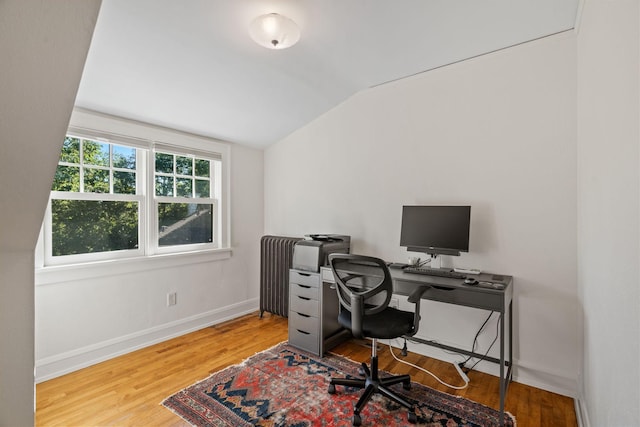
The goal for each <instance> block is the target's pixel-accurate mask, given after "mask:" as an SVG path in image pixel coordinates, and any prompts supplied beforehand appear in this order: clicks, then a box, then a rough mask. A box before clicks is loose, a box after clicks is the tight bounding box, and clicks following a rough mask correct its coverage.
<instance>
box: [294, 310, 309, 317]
mask: <svg viewBox="0 0 640 427" xmlns="http://www.w3.org/2000/svg"><path fill="white" fill-rule="evenodd" d="M296 313H298V312H297V311H296ZM298 315H299V316H302V317H311V316H309V315H308V314H304V313H298Z"/></svg>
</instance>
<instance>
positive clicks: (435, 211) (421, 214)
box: [400, 206, 471, 255]
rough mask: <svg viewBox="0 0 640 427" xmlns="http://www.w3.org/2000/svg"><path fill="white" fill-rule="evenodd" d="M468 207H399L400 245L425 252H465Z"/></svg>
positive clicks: (451, 253)
mask: <svg viewBox="0 0 640 427" xmlns="http://www.w3.org/2000/svg"><path fill="white" fill-rule="evenodd" d="M470 222H471V206H403V207H402V229H401V231H400V246H406V247H407V250H409V251H415V252H426V253H429V254H447V255H458V254H459V252H468V251H469V225H470Z"/></svg>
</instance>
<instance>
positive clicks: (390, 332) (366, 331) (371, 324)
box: [338, 307, 414, 339]
mask: <svg viewBox="0 0 640 427" xmlns="http://www.w3.org/2000/svg"><path fill="white" fill-rule="evenodd" d="M413 316H414V314H413V313H411V312H408V311H402V310H398V309H396V308H393V307H387V308H385V309H384V310H382V311H381V312H380V313H376V314H369V315H366V316H364V317H363V319H362V334H363V335H364V336H365V337H368V338H382V339H391V338H398V337H400V336H402V335H407V334H410V333H411V332H413V326H414V322H413ZM338 322H339V323H340V325H342V326H343V327H344V328H347V329H351V312H350V311H348V310H341V311H340V315H339V316H338Z"/></svg>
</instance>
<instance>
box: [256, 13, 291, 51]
mask: <svg viewBox="0 0 640 427" xmlns="http://www.w3.org/2000/svg"><path fill="white" fill-rule="evenodd" d="M249 34H250V35H251V38H252V39H253V40H254V41H255V42H256V43H258V44H259V45H260V46H264V47H267V48H269V49H286V48H288V47H291V46H293V45H294V44H296V43H297V42H298V40H300V29H299V28H298V25H296V23H295V22H293V21H292V20H291V19H289V18H287V17H285V16H282V15H279V14H277V13H268V14H266V15H261V16H258V17H257V18H256V19H254V20H253V22H252V23H251V25H250V26H249Z"/></svg>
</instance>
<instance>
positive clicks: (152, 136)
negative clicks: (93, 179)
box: [36, 109, 232, 284]
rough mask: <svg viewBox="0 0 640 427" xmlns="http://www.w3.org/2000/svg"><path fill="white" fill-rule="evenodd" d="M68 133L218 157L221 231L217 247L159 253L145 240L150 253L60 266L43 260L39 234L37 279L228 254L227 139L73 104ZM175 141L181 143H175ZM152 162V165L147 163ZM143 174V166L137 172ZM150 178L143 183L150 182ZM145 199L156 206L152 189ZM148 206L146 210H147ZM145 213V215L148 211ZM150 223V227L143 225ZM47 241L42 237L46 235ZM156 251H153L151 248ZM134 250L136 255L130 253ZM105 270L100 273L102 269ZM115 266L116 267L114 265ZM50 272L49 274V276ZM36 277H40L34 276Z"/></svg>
mask: <svg viewBox="0 0 640 427" xmlns="http://www.w3.org/2000/svg"><path fill="white" fill-rule="evenodd" d="M68 133H70V134H73V135H77V136H80V137H86V138H88V139H97V140H98V141H106V142H111V143H114V144H118V143H125V144H127V145H131V146H134V147H137V148H143V149H146V150H148V152H149V153H153V152H155V150H156V149H157V150H159V151H165V150H173V151H176V152H178V153H180V152H188V153H190V154H193V155H196V156H203V157H208V158H214V159H219V161H220V168H219V169H218V170H217V172H216V173H218V175H219V176H216V177H215V178H214V179H216V180H217V182H218V183H221V185H220V187H219V189H218V191H219V192H220V193H219V195H217V196H218V197H217V199H218V202H219V203H220V204H221V205H222V209H221V210H220V211H219V217H218V218H216V219H215V220H216V222H217V224H216V225H215V227H216V229H217V230H218V231H219V236H218V237H219V242H218V248H216V249H206V250H202V249H201V248H199V247H197V245H193V246H191V245H190V246H191V250H186V251H184V252H176V251H174V252H172V253H162V252H164V251H160V250H157V247H156V248H153V246H154V245H149V244H148V243H149V242H146V243H147V244H146V247H148V248H152V253H150V254H147V255H144V256H136V255H135V254H131V253H130V254H129V255H130V256H128V257H126V258H124V259H108V260H104V261H101V260H97V261H89V262H82V263H77V264H67V265H59V266H49V265H47V266H45V259H44V253H45V252H44V250H45V248H44V244H43V243H42V242H43V239H42V237H43V233H41V237H40V239H39V242H38V247H37V248H36V251H37V253H36V276H37V277H36V283H37V284H38V283H40V284H45V283H51V282H52V280H53V282H56V281H57V280H56V279H55V277H57V276H58V275H59V274H60V273H65V272H70V271H78V270H82V269H85V268H90V269H95V270H96V272H95V275H96V276H98V275H100V273H99V271H98V270H103V269H104V268H105V265H106V270H110V272H111V273H114V274H121V272H120V271H119V272H118V273H115V272H114V271H112V270H111V269H112V268H113V267H114V266H126V267H123V268H125V269H126V270H130V269H132V268H133V270H138V268H136V267H132V265H133V264H131V262H132V261H133V262H134V264H136V263H137V265H139V266H140V268H139V270H146V269H149V268H154V267H152V265H153V264H155V263H156V262H160V263H162V265H163V266H164V265H166V263H167V262H168V260H169V259H171V258H174V259H175V262H177V263H178V264H190V263H191V262H207V261H212V260H218V259H227V258H229V257H230V256H231V252H232V251H231V246H230V242H231V233H230V230H231V225H230V202H229V189H230V179H229V178H230V170H229V164H230V151H231V150H230V146H229V144H228V143H225V142H222V141H219V140H215V139H212V138H207V137H204V136H199V135H194V134H190V133H185V132H181V131H177V130H173V129H168V128H163V127H159V126H154V125H150V124H146V123H141V122H136V121H133V120H128V119H122V118H119V117H114V116H109V115H106V114H101V113H96V112H93V111H89V110H84V109H74V111H73V114H72V116H71V121H70V125H69V130H68ZM177 141H179V142H177ZM150 155H152V154H150ZM148 167H150V166H148ZM141 172H142V173H144V175H145V179H146V176H147V175H148V174H147V171H146V170H144V171H141ZM149 185H150V183H147V186H149ZM147 200H149V201H150V203H152V204H153V206H155V203H156V200H155V199H154V198H153V192H152V193H150V194H149V196H148V197H147ZM149 208H150V206H149V205H147V206H146V207H145V208H144V209H145V210H146V209H149ZM147 217H149V215H148V216H147ZM146 228H148V227H146ZM141 234H142V236H141V237H143V238H145V239H150V238H152V236H148V235H146V234H150V233H145V232H142V233H141ZM45 240H46V239H45ZM154 251H155V253H153V252H154ZM131 255H134V256H131ZM106 270H105V271H104V272H106ZM118 270H120V269H119V268H118ZM49 272H50V273H51V274H52V276H51V277H50V278H47V277H45V276H49V275H50V274H49ZM38 276H40V278H39V279H38ZM80 276H87V277H92V276H94V274H93V273H82V274H80Z"/></svg>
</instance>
